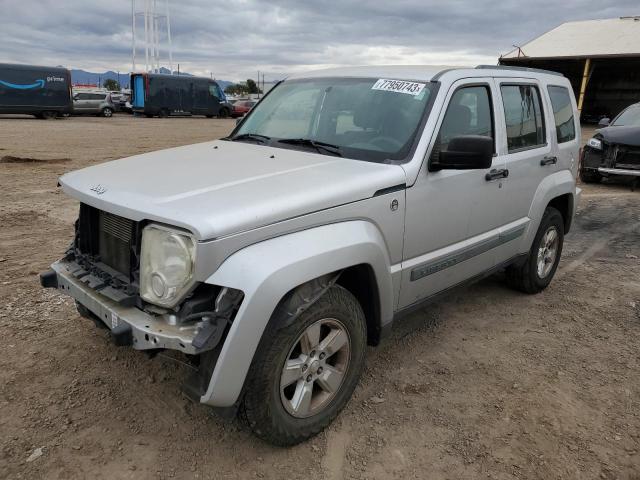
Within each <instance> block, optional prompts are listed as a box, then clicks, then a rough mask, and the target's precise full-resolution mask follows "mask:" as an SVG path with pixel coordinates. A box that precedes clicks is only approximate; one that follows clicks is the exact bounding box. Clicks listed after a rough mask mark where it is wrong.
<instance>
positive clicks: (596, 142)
mask: <svg viewBox="0 0 640 480" xmlns="http://www.w3.org/2000/svg"><path fill="white" fill-rule="evenodd" d="M587 145H589V146H590V147H591V148H595V149H596V150H602V140H600V139H599V138H595V137H594V138H590V139H589V141H588V142H587Z"/></svg>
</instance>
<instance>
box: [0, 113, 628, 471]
mask: <svg viewBox="0 0 640 480" xmlns="http://www.w3.org/2000/svg"><path fill="white" fill-rule="evenodd" d="M233 125H234V121H233V120H217V119H213V120H207V119H203V118H193V119H191V118H182V119H162V120H160V119H138V118H132V117H129V116H120V115H117V116H116V117H114V118H112V119H103V118H92V117H91V118H70V119H60V120H55V121H41V120H34V119H31V118H27V117H24V118H8V117H0V132H2V133H1V136H0V139H1V140H0V226H2V228H1V229H0V299H1V300H0V338H1V339H2V347H1V350H2V354H1V355H0V478H28V479H34V478H47V479H73V478H92V479H102V478H104V479H114V478H123V479H125V478H136V479H146V478H215V479H218V478H238V479H252V478H271V479H280V478H292V479H298V478H305V479H309V478H326V479H340V478H345V479H346V478H373V479H389V478H426V479H440V478H443V479H444V478H447V479H478V478H496V479H511V478H531V479H533V478H540V479H552V478H563V479H569V478H571V479H589V478H603V479H614V478H615V479H629V480H632V479H635V480H638V479H640V473H639V472H640V416H639V415H640V400H639V398H640V353H639V351H640V350H639V345H640V259H639V257H640V208H639V207H640V192H631V191H630V189H629V187H628V186H627V185H625V184H623V183H617V184H611V183H608V184H602V185H597V186H587V187H585V189H584V194H583V199H582V203H581V206H580V211H579V214H578V217H577V219H576V223H575V224H574V225H575V226H574V229H573V231H572V232H571V234H570V235H569V237H568V238H567V240H566V243H565V251H564V255H563V259H562V261H561V263H560V268H559V270H558V273H557V274H556V278H555V280H554V281H553V283H552V284H551V286H550V288H548V289H547V290H546V291H545V292H543V293H541V294H538V295H534V296H526V295H523V294H520V293H517V292H514V291H512V290H510V289H508V288H507V287H506V286H505V285H504V284H503V281H502V278H501V277H500V275H496V276H494V277H491V278H489V279H487V280H485V281H483V282H481V283H478V284H476V285H474V286H472V287H471V288H468V289H465V290H460V291H458V292H457V293H455V294H453V295H452V296H450V297H449V298H448V299H446V300H443V301H441V302H440V303H438V304H435V305H433V306H431V307H429V308H428V309H425V310H423V311H421V312H417V313H415V314H413V315H412V316H410V317H408V318H407V319H405V320H403V321H402V322H400V323H398V324H397V325H396V326H395V328H394V332H393V335H392V338H391V339H390V340H389V341H388V342H387V343H386V344H385V345H383V346H381V347H379V348H375V349H374V348H372V349H370V350H369V352H368V358H367V365H368V366H367V369H366V372H365V375H364V377H363V378H362V381H361V382H360V385H359V386H358V388H357V390H356V393H355V396H354V398H353V399H352V400H351V402H350V403H349V404H348V406H347V408H346V409H345V410H344V412H343V413H342V414H341V415H340V417H339V418H338V419H337V421H336V422H335V423H334V424H333V425H332V426H331V427H330V428H329V429H328V430H327V431H326V432H325V433H323V434H321V435H319V436H318V437H316V438H314V439H313V440H311V441H309V442H307V443H305V444H303V445H299V446H297V447H295V448H290V449H281V448H274V447H271V446H269V445H266V444H264V443H262V442H260V441H259V440H256V439H255V438H254V437H253V436H252V435H251V434H250V432H249V431H248V430H247V429H246V428H245V427H244V426H243V425H242V424H240V423H239V422H237V421H235V420H224V419H221V418H218V417H216V416H214V415H211V414H210V412H209V410H208V409H207V408H205V407H203V406H200V405H197V404H193V403H191V402H190V401H189V400H187V399H186V398H185V397H184V396H183V395H182V394H181V393H180V389H179V386H180V381H181V379H182V377H183V375H184V374H185V369H186V367H185V366H183V365H180V364H177V363H176V362H174V361H172V360H171V359H170V358H167V357H161V356H159V357H156V358H155V359H153V360H150V359H148V358H147V357H146V356H145V355H143V354H141V353H138V352H135V351H132V350H127V349H119V348H117V347H114V346H113V345H112V344H111V343H110V341H109V338H108V336H107V334H106V333H105V331H103V330H97V329H96V328H95V327H94V326H93V324H92V323H91V322H89V321H86V320H84V319H82V318H80V317H79V316H78V315H77V314H76V311H75V309H74V307H73V304H72V302H71V301H69V300H68V299H66V298H65V297H63V296H61V295H59V294H58V293H56V292H53V291H50V290H47V291H45V290H43V289H41V288H40V286H39V284H38V276H37V275H38V273H39V272H40V271H43V270H45V269H47V268H48V265H49V264H50V263H52V262H53V261H55V260H56V259H58V257H59V256H60V255H61V254H62V252H63V250H64V249H65V247H66V246H67V245H68V243H69V241H70V239H71V236H72V222H73V221H74V219H75V217H76V214H77V203H76V202H75V201H72V200H71V199H69V198H67V197H66V196H65V195H64V194H62V193H61V192H59V191H58V189H57V188H56V178H57V177H58V176H59V175H60V174H62V173H64V172H66V171H69V170H73V169H77V168H80V167H84V166H88V165H93V164H97V163H100V162H104V161H107V160H111V159H115V158H120V157H123V156H128V155H133V154H137V153H141V152H146V151H151V150H156V149H161V148H166V147H171V146H177V145H183V144H189V143H195V142H200V141H205V140H209V139H212V138H217V137H220V136H224V135H225V134H227V133H228V132H229V131H230V130H231V128H232V127H233ZM586 133H588V132H586ZM586 133H585V136H586ZM15 157H17V160H16V158H15ZM29 159H30V160H29ZM176 161H179V159H177V160H176Z"/></svg>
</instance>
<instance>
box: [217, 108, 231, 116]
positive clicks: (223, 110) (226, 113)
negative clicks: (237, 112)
mask: <svg viewBox="0 0 640 480" xmlns="http://www.w3.org/2000/svg"><path fill="white" fill-rule="evenodd" d="M230 115H231V112H230V111H229V109H228V108H221V109H220V111H219V112H218V118H228V117H229V116H230Z"/></svg>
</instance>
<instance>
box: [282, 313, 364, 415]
mask: <svg viewBox="0 0 640 480" xmlns="http://www.w3.org/2000/svg"><path fill="white" fill-rule="evenodd" d="M350 353H351V339H350V338H349V332H347V329H346V328H345V326H344V325H343V324H342V323H341V322H340V321H339V320H337V319H335V318H323V319H321V320H318V321H316V322H314V323H313V324H311V325H309V326H308V327H307V328H306V329H305V330H304V332H302V334H301V335H300V336H299V337H298V339H297V340H296V341H295V343H294V344H293V347H291V350H290V351H289V354H288V355H287V358H286V360H285V362H284V365H283V367H282V372H281V374H280V400H281V401H282V405H283V406H284V408H285V410H286V411H287V413H289V414H290V415H291V416H293V417H296V418H307V417H310V416H312V415H316V414H317V413H319V412H320V411H322V410H323V409H324V408H325V407H326V406H327V405H328V404H329V403H330V402H331V400H333V398H334V397H335V396H336V394H337V393H338V391H339V390H340V388H341V387H342V384H343V382H344V379H345V376H346V373H347V369H348V368H349V358H350Z"/></svg>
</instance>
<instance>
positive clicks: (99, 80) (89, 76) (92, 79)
mask: <svg viewBox="0 0 640 480" xmlns="http://www.w3.org/2000/svg"><path fill="white" fill-rule="evenodd" d="M160 73H165V74H169V73H171V70H169V69H168V68H164V67H161V68H160ZM174 74H177V72H176V71H174ZM180 75H181V76H182V75H186V76H193V75H191V74H190V73H187V72H180ZM107 79H112V80H116V81H118V80H119V81H120V85H122V87H123V88H128V87H129V72H120V74H119V75H118V72H114V71H113V70H108V71H106V72H102V73H94V72H87V71H86V70H71V83H74V84H78V83H82V84H95V85H102V84H104V81H105V80H107ZM216 82H218V85H220V88H222V90H224V89H225V88H227V86H228V85H232V84H233V83H234V82H229V81H227V80H217V79H216Z"/></svg>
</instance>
